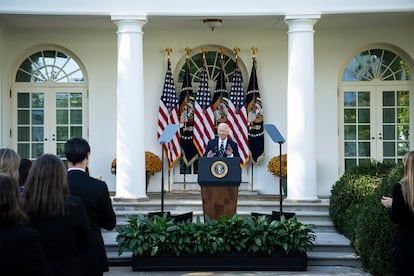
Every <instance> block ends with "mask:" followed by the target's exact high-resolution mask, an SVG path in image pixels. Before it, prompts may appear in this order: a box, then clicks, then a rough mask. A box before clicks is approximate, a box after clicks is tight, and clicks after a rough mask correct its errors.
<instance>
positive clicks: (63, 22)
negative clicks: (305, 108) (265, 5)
mask: <svg viewBox="0 0 414 276" xmlns="http://www.w3.org/2000/svg"><path fill="white" fill-rule="evenodd" d="M208 18H215V17H208ZM203 19H206V17H196V16H149V17H148V21H147V23H146V25H145V26H144V31H147V30H170V29H171V30H172V29H174V30H177V29H180V30H185V29H187V30H198V29H200V30H202V29H205V28H207V26H206V25H205V24H204V23H203ZM220 19H222V21H223V23H222V25H221V26H220V27H219V28H220V29H223V30H231V29H234V28H237V29H240V28H242V29H250V30H251V29H253V30H255V29H257V30H259V29H287V26H286V25H285V24H284V22H283V19H284V16H282V15H278V16H277V15H274V16H268V15H266V16H244V17H243V16H224V17H220ZM413 24H414V12H409V13H381V14H380V13H373V14H337V15H333V14H328V15H322V16H321V19H320V20H319V21H318V22H317V24H316V25H315V29H328V28H347V27H361V26H363V27H372V26H381V25H382V26H384V25H385V26H393V25H411V26H412V25H413ZM0 26H3V28H9V29H15V28H17V29H68V28H70V29H89V30H91V29H92V30H116V26H115V24H114V23H113V22H112V21H111V18H110V17H109V16H84V15H80V16H71V15H10V14H0Z"/></svg>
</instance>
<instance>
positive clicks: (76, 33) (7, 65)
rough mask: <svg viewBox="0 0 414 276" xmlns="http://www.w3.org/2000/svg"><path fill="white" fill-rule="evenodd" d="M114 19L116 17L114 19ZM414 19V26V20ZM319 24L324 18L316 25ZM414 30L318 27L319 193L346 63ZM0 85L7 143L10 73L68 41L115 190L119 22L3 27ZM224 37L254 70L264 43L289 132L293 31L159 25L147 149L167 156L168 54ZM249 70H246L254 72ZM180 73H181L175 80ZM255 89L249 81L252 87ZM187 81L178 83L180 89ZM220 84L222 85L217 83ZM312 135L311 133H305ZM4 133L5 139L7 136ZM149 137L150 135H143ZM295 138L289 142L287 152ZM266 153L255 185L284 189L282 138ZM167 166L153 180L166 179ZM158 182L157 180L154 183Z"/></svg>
mask: <svg viewBox="0 0 414 276" xmlns="http://www.w3.org/2000/svg"><path fill="white" fill-rule="evenodd" d="M108 20H109V19H108ZM411 27H412V26H411ZM316 29H317V25H316ZM413 37H414V36H412V29H411V28H410V26H407V27H405V26H399V27H398V29H396V28H395V27H393V28H391V27H390V28H383V27H381V28H370V29H366V28H360V29H341V30H335V29H325V30H318V29H317V30H316V32H315V86H316V87H315V95H316V99H315V104H316V108H315V110H316V120H315V122H316V131H315V133H316V142H317V145H316V154H317V179H318V194H320V195H328V194H329V193H330V187H331V186H332V184H334V183H335V181H336V180H337V179H338V156H339V154H338V117H337V114H338V105H337V86H338V76H340V72H339V70H340V68H341V67H342V66H343V64H344V63H345V62H346V61H347V59H348V58H350V57H351V54H353V53H354V52H355V51H356V50H358V49H359V48H361V47H362V46H364V45H367V44H370V43H374V42H385V43H390V44H395V45H397V46H399V47H401V48H402V49H404V50H405V51H406V52H408V53H409V54H410V55H411V57H414V49H413V45H414V38H413ZM0 38H1V40H0V63H1V64H0V76H1V79H0V85H1V89H2V93H1V100H2V102H1V105H0V112H1V113H0V114H1V115H2V118H1V119H0V120H1V123H2V126H1V138H0V143H1V145H2V146H5V144H7V139H8V138H7V137H8V136H7V129H8V126H7V124H6V125H5V124H4V123H5V122H8V120H7V119H6V118H5V114H7V113H5V110H6V109H7V108H8V107H9V103H8V102H7V101H8V96H7V93H8V87H9V84H8V81H9V79H8V78H9V74H10V73H11V70H12V69H15V68H14V67H13V66H14V63H15V62H16V60H17V59H18V58H19V57H20V56H21V55H22V54H23V53H24V52H25V51H26V49H28V48H31V47H33V46H36V45H39V44H56V45H60V46H63V47H65V48H67V49H69V50H71V51H72V52H73V53H75V54H76V55H77V57H78V58H79V59H80V60H81V61H82V63H83V65H84V66H85V68H86V70H87V74H88V78H89V128H90V134H89V142H90V144H91V147H92V154H91V165H90V170H91V174H92V175H98V174H101V175H103V178H104V180H106V181H107V182H108V185H109V186H110V190H115V177H114V176H112V175H111V174H110V164H111V161H112V159H113V158H114V157H115V155H116V153H115V151H116V76H117V72H116V67H117V66H116V60H117V53H116V52H117V46H116V45H117V36H116V31H115V30H113V31H112V30H108V31H102V30H101V31H96V30H91V31H86V30H82V31H80V30H65V31H64V32H62V31H60V30H31V31H21V30H5V31H4V34H3V35H1V33H0ZM207 44H217V45H223V46H224V47H227V48H229V49H232V48H233V47H234V46H237V47H239V48H240V49H241V52H240V59H241V61H242V62H243V63H244V64H245V66H246V68H247V70H248V73H249V74H250V70H251V66H252V60H251V54H250V52H249V49H250V47H252V46H255V47H257V48H258V49H259V51H258V53H257V55H256V59H257V65H258V67H257V74H258V84H259V90H260V93H261V97H262V99H263V105H264V120H265V123H272V124H275V125H276V126H277V127H278V129H279V130H280V132H281V133H282V135H283V136H284V137H285V138H287V137H286V129H287V126H286V121H287V119H286V114H287V110H286V100H287V95H286V90H287V34H286V30H278V31H270V30H269V31H260V32H258V31H246V32H244V31H242V30H233V31H231V32H227V33H225V32H221V31H220V29H216V30H215V31H214V32H211V31H210V30H208V29H207V28H206V29H205V31H204V32H202V33H200V32H198V33H197V32H194V31H186V30H179V31H177V32H171V31H165V32H163V31H153V32H148V33H145V34H144V68H145V73H144V74H145V76H144V77H145V99H144V100H145V103H146V104H145V108H146V109H145V114H146V122H147V123H146V124H145V125H143V126H131V127H134V128H136V129H137V131H142V132H143V133H144V141H145V148H146V150H149V151H152V152H154V153H157V154H158V155H159V156H161V149H160V147H159V145H158V142H157V138H156V121H157V115H158V103H159V98H160V95H161V92H162V88H163V82H164V76H165V70H166V58H167V57H166V54H165V52H164V49H165V48H166V47H171V48H172V49H173V53H172V56H171V61H172V68H173V70H174V69H175V66H176V64H177V63H178V62H179V60H180V59H181V58H182V57H183V56H184V48H185V47H187V46H188V47H190V48H194V47H198V46H200V45H207ZM248 77H249V76H244V78H248ZM175 81H177V80H175ZM244 88H245V90H247V86H245V87H244ZM180 89H181V85H179V86H178V87H177V92H180ZM211 91H214V88H211ZM304 139H306V137H304ZM2 140H3V141H2ZM137 142H142V141H137ZM288 144H289V142H288V141H287V143H286V144H284V145H283V152H286V147H287V146H288ZM265 152H266V156H265V158H264V159H263V160H261V162H260V165H258V166H255V171H254V187H255V188H256V189H258V190H259V191H260V192H261V193H271V194H273V193H278V188H277V182H276V179H275V178H274V177H273V176H272V175H271V174H270V173H269V172H268V171H267V162H268V160H269V159H270V158H271V157H273V156H275V155H278V154H279V146H278V144H273V143H272V141H271V140H270V139H269V137H268V136H267V134H266V136H265ZM160 177H161V174H157V175H155V177H153V178H152V180H151V181H154V182H155V183H159V179H160ZM153 187H154V189H156V188H157V185H155V186H153Z"/></svg>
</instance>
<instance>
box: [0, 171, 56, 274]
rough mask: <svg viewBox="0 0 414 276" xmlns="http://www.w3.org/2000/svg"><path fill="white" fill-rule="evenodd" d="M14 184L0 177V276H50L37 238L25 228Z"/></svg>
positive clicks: (16, 188) (10, 178)
mask: <svg viewBox="0 0 414 276" xmlns="http://www.w3.org/2000/svg"><path fill="white" fill-rule="evenodd" d="M24 222H26V216H25V215H24V213H23V211H22V208H21V206H20V196H19V189H18V185H17V182H16V180H15V179H14V178H13V177H11V176H10V175H8V174H5V173H0V271H1V274H2V275H22V276H23V275H25V276H26V275H51V272H50V270H49V266H48V264H47V261H46V257H45V253H44V251H43V248H42V246H41V243H40V238H39V234H38V233H37V231H36V230H35V229H33V228H29V227H27V226H25V225H24V224H23V223H24Z"/></svg>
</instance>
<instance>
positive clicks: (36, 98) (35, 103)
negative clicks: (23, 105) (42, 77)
mask: <svg viewBox="0 0 414 276" xmlns="http://www.w3.org/2000/svg"><path fill="white" fill-rule="evenodd" d="M44 100H45V99H44V93H32V108H43V107H44Z"/></svg>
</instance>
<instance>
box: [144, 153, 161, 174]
mask: <svg viewBox="0 0 414 276" xmlns="http://www.w3.org/2000/svg"><path fill="white" fill-rule="evenodd" d="M161 170H162V161H161V159H160V158H159V157H158V156H157V155H156V154H154V153H152V152H150V151H146V152H145V172H146V173H147V175H154V173H156V172H160V171H161Z"/></svg>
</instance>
